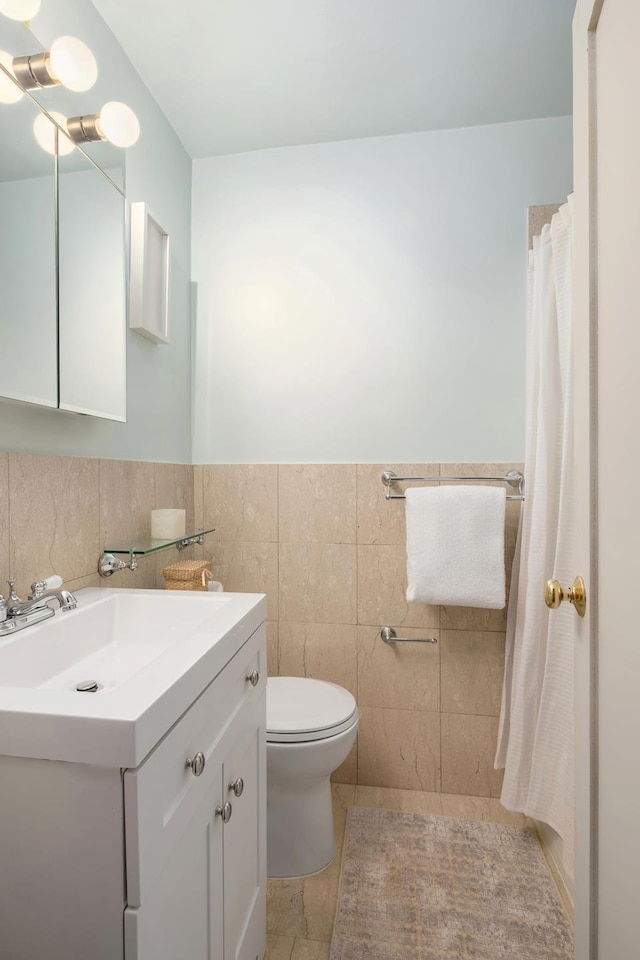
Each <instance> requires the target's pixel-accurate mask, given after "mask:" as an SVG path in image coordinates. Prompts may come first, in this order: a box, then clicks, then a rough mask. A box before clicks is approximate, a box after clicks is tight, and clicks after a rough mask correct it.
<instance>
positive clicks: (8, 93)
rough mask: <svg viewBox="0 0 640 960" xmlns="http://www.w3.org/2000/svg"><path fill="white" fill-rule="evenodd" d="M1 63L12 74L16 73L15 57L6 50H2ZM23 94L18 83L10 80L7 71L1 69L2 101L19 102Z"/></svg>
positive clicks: (0, 88)
mask: <svg viewBox="0 0 640 960" xmlns="http://www.w3.org/2000/svg"><path fill="white" fill-rule="evenodd" d="M0 63H1V64H2V66H3V67H6V69H7V70H8V71H9V73H10V74H11V76H13V75H14V73H13V57H12V56H11V54H10V53H7V51H6V50H0ZM22 96H23V94H22V90H21V88H20V87H19V86H18V84H17V83H14V82H13V80H10V79H9V77H8V76H7V75H6V73H4V71H2V70H0V103H17V102H18V100H20V99H21V98H22Z"/></svg>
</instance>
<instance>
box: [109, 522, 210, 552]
mask: <svg viewBox="0 0 640 960" xmlns="http://www.w3.org/2000/svg"><path fill="white" fill-rule="evenodd" d="M214 529H215V528H214V527H211V528H210V529H209V530H196V532H195V533H187V534H185V536H184V537H179V538H178V539H177V540H141V541H139V542H137V543H130V544H128V545H127V546H126V547H124V546H120V547H105V548H104V552H105V553H126V554H128V555H129V554H132V553H133V554H134V555H135V556H136V557H144V556H146V555H147V554H148V553H157V552H158V550H166V549H167V548H168V547H177V548H178V550H183V549H184V548H185V547H190V546H192V544H194V543H200V544H202V543H204V538H205V537H206V535H207V534H208V533H213V531H214Z"/></svg>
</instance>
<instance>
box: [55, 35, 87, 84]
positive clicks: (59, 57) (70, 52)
mask: <svg viewBox="0 0 640 960" xmlns="http://www.w3.org/2000/svg"><path fill="white" fill-rule="evenodd" d="M49 53H50V57H51V59H50V61H49V64H50V70H51V73H52V74H53V75H54V77H55V79H56V80H59V81H60V83H61V84H63V86H65V87H67V89H68V90H73V91H75V92H76V93H82V92H83V91H84V90H90V89H91V87H92V86H93V85H94V83H95V82H96V80H97V79H98V64H97V63H96V58H95V57H94V55H93V54H92V53H91V50H89V47H88V46H87V45H86V43H83V42H82V40H78V39H77V38H76V37H58V39H57V40H54V42H53V44H52V45H51V50H50V51H49Z"/></svg>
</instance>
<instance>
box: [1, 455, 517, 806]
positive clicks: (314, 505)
mask: <svg viewBox="0 0 640 960" xmlns="http://www.w3.org/2000/svg"><path fill="white" fill-rule="evenodd" d="M516 467H518V468H521V465H520V464H511V463H509V464H419V463H412V464H391V463H387V464H364V465H363V464H359V465H355V464H339V465H335V464H311V465H309V464H305V465H279V466H278V465H275V464H266V465H265V464H263V465H257V466H251V465H240V466H237V465H232V466H229V465H212V466H198V467H195V469H194V478H195V497H194V503H195V509H196V514H195V517H196V524H199V523H203V524H207V525H211V526H215V527H216V534H215V535H214V538H213V539H212V540H210V541H209V542H208V543H207V545H206V546H205V548H204V555H205V556H207V558H210V559H211V560H212V567H213V571H214V574H215V576H216V578H217V579H219V580H222V582H223V583H224V585H225V588H226V589H228V590H240V591H241V590H258V591H264V592H266V594H267V597H268V609H269V613H268V616H269V663H270V667H269V669H270V672H271V673H272V674H280V675H291V676H308V677H317V678H320V679H326V680H331V681H333V682H334V683H339V684H341V685H342V686H344V687H346V688H347V689H348V690H351V691H352V693H353V694H354V695H355V696H356V698H357V700H358V704H359V706H360V710H361V713H362V719H361V725H360V732H359V736H358V741H357V743H356V746H355V747H354V749H353V751H352V753H351V755H350V757H349V758H348V759H347V761H346V763H345V764H344V765H343V766H342V767H341V768H340V770H338V771H337V773H336V779H338V780H341V781H343V782H348V783H359V784H364V785H368V786H372V787H393V788H406V789H414V790H423V791H442V792H443V793H447V794H468V795H471V796H483V797H496V796H498V795H499V793H500V787H501V775H500V774H498V773H496V771H494V769H493V756H494V752H495V743H496V737H497V727H498V715H499V712H500V695H501V690H502V671H503V664H504V629H505V612H504V611H489V610H474V609H464V608H457V607H432V606H426V605H423V604H413V603H407V601H406V599H405V590H406V558H405V536H406V534H405V524H404V505H403V503H402V501H387V500H385V498H384V488H383V486H382V484H381V482H380V474H381V472H382V471H383V470H384V469H392V470H395V472H396V473H397V474H398V475H405V476H411V475H417V476H421V475H423V476H433V477H440V476H443V477H446V476H454V477H455V476H477V477H478V478H479V479H481V478H482V477H483V476H485V477H486V476H494V475H498V476H499V475H502V474H503V473H506V471H508V470H510V469H514V468H516ZM519 510H520V506H519V504H518V503H509V504H508V505H507V530H506V537H507V567H508V572H510V569H511V562H512V558H513V550H514V546H515V537H516V530H517V521H518V516H519ZM0 530H1V522H0ZM386 624H388V625H389V626H393V627H395V628H396V629H399V628H401V629H402V634H404V635H406V636H415V637H419V636H423V635H425V634H426V635H429V636H435V637H438V639H439V644H438V646H435V647H432V646H430V645H427V644H415V645H413V644H403V645H398V646H386V645H385V644H383V643H382V641H381V640H380V638H379V632H380V628H381V627H382V626H384V625H386Z"/></svg>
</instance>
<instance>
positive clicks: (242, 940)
mask: <svg viewBox="0 0 640 960" xmlns="http://www.w3.org/2000/svg"><path fill="white" fill-rule="evenodd" d="M219 596H220V595H219ZM234 596H235V597H237V598H238V599H234ZM229 597H231V600H229V603H228V605H227V609H230V610H231V607H232V604H233V603H236V604H238V605H239V604H241V603H244V608H246V610H247V611H249V612H248V613H246V615H245V621H244V624H241V625H240V626H238V627H231V628H229V629H227V632H226V633H225V635H224V638H223V639H222V640H221V641H220V643H219V644H218V647H217V649H218V651H219V652H218V653H216V652H215V650H213V648H212V650H213V653H211V655H210V656H211V658H212V659H210V660H208V661H207V660H206V656H209V655H208V654H206V655H205V657H204V658H203V659H202V661H201V665H200V666H198V667H197V668H196V675H197V676H199V677H201V686H199V687H194V688H193V689H196V690H197V689H199V690H200V693H199V694H197V695H195V698H194V697H191V699H190V700H187V701H185V708H183V709H182V710H181V711H180V713H179V715H178V716H176V719H175V722H174V723H172V724H171V725H170V726H169V728H168V729H166V730H165V733H164V735H163V736H162V737H160V739H159V740H158V741H157V742H156V744H155V746H153V747H152V749H150V750H149V749H147V747H146V744H145V745H144V746H141V748H140V752H139V755H140V757H141V760H140V761H139V762H138V765H137V766H133V765H132V766H130V767H127V766H125V765H121V766H120V767H115V766H98V765H95V764H92V763H83V762H68V761H61V760H55V759H52V758H51V754H52V753H53V752H54V750H55V744H52V743H49V744H45V745H44V748H43V754H41V756H45V757H47V753H48V754H49V756H48V758H47V759H39V758H38V757H37V756H31V757H25V756H6V755H5V756H0V960H40V958H42V960H44V958H45V957H46V960H261V958H262V957H263V954H264V951H265V947H266V795H265V791H266V734H265V723H266V680H267V664H266V627H265V624H264V622H263V621H264V612H263V611H264V598H253V599H252V600H251V603H252V604H253V607H251V603H250V602H249V600H246V601H245V600H244V599H243V598H239V595H229ZM209 605H210V606H211V607H213V606H214V604H213V602H212V601H211V602H210V604H209ZM244 608H243V609H244ZM229 617H230V622H231V614H229ZM252 618H253V619H252ZM256 623H260V625H259V626H257V628H256ZM45 626H46V625H45ZM225 629H226V628H225ZM197 643H200V640H199V638H198V639H197V640H196V641H194V644H196V645H197ZM199 649H200V648H199V647H198V650H199ZM203 649H204V642H203ZM220 651H226V652H220ZM216 657H218V660H217V661H216V660H215V658H216ZM150 669H155V668H153V666H152V667H151V668H150ZM198 670H201V674H198ZM188 679H189V683H191V682H192V680H193V671H191V673H189V674H188ZM172 695H173V694H172ZM83 696H87V695H83ZM83 702H85V701H83ZM91 702H95V703H98V701H97V699H96V701H91ZM87 709H88V708H87ZM96 709H98V708H96ZM148 717H149V722H151V721H152V720H153V714H149V715H148ZM0 719H1V718H0ZM86 722H87V724H88V725H89V727H88V730H89V732H90V726H91V720H87V721H86ZM139 729H140V731H141V733H140V738H142V737H143V735H144V729H145V728H144V726H143V725H142V721H140V727H139ZM152 742H153V741H152ZM134 746H135V744H134ZM132 749H133V748H132ZM45 750H46V752H45Z"/></svg>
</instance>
